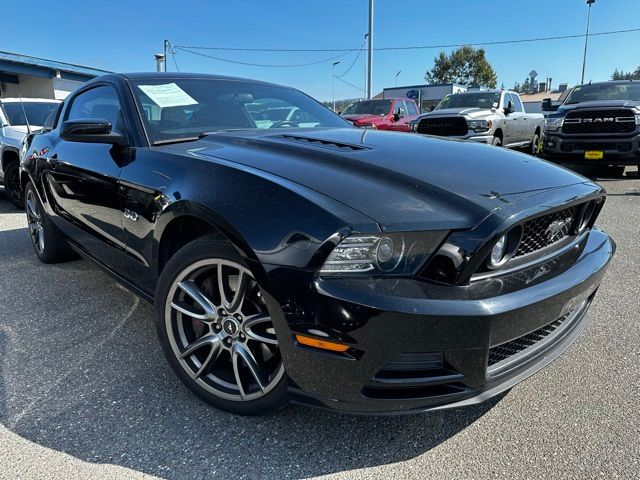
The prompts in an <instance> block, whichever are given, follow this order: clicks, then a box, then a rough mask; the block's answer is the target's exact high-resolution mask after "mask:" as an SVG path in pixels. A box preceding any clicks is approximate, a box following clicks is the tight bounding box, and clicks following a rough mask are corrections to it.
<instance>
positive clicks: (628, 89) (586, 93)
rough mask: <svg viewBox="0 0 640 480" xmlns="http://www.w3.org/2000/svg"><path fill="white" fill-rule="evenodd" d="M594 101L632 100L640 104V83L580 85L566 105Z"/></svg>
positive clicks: (570, 95)
mask: <svg viewBox="0 0 640 480" xmlns="http://www.w3.org/2000/svg"><path fill="white" fill-rule="evenodd" d="M594 100H631V101H634V102H640V82H629V83H602V84H595V85H578V86H577V87H575V88H574V89H573V90H571V93H570V94H569V96H568V97H567V100H566V101H565V102H564V103H565V105H569V104H572V103H580V102H590V101H594Z"/></svg>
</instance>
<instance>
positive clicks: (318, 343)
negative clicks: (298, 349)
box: [296, 335, 349, 352]
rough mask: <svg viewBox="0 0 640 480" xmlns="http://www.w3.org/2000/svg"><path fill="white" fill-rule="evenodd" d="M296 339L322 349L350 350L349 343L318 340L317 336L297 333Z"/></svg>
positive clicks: (300, 342)
mask: <svg viewBox="0 0 640 480" xmlns="http://www.w3.org/2000/svg"><path fill="white" fill-rule="evenodd" d="M296 340H297V341H298V343H299V344H300V345H306V346H308V347H315V348H320V349H322V350H329V351H332V352H346V351H347V350H349V345H342V344H341V343H333V342H328V341H326V340H318V339H317V338H311V337H305V336H304V335H296Z"/></svg>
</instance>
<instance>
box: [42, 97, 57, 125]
mask: <svg viewBox="0 0 640 480" xmlns="http://www.w3.org/2000/svg"><path fill="white" fill-rule="evenodd" d="M61 111H62V104H61V103H60V104H58V105H57V106H56V108H55V109H54V110H52V111H51V113H50V114H49V116H48V117H47V119H46V120H45V121H44V125H42V129H43V130H53V129H54V128H56V124H57V123H58V117H59V116H60V112H61Z"/></svg>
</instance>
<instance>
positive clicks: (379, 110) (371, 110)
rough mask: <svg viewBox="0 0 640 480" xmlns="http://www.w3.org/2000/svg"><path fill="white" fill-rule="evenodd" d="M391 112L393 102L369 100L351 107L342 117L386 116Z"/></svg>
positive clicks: (345, 110) (346, 109) (353, 104)
mask: <svg viewBox="0 0 640 480" xmlns="http://www.w3.org/2000/svg"><path fill="white" fill-rule="evenodd" d="M389 110H391V100H369V101H366V102H356V103H352V104H351V105H349V106H348V107H347V108H345V109H344V111H343V112H342V113H341V115H386V114H387V113H389Z"/></svg>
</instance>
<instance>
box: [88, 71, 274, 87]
mask: <svg viewBox="0 0 640 480" xmlns="http://www.w3.org/2000/svg"><path fill="white" fill-rule="evenodd" d="M109 78H111V79H113V78H121V79H127V80H171V79H203V80H233V81H239V82H251V83H259V84H263V85H276V86H284V85H278V84H276V83H271V82H265V81H263V80H254V79H251V78H241V77H231V76H227V75H213V74H209V73H188V72H130V73H112V74H106V75H101V76H99V77H96V78H94V79H92V80H90V81H89V83H92V82H96V81H100V80H103V79H109Z"/></svg>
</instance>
